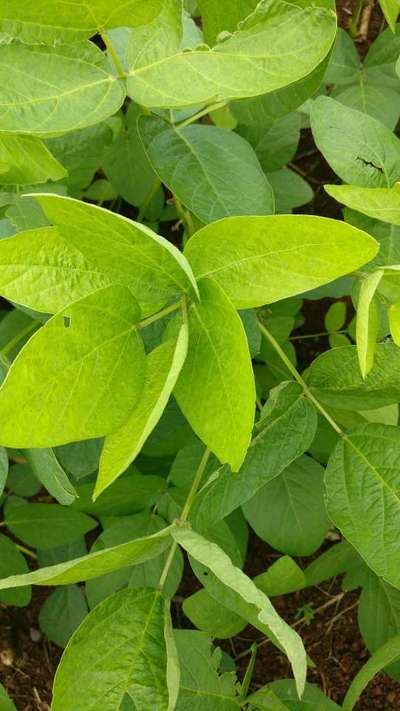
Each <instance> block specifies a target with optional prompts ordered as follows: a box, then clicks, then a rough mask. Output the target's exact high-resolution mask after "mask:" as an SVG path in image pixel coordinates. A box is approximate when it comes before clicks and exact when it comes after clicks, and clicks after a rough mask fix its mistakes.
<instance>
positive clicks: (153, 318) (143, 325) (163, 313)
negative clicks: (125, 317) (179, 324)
mask: <svg viewBox="0 0 400 711" xmlns="http://www.w3.org/2000/svg"><path fill="white" fill-rule="evenodd" d="M180 308H182V300H180V301H176V302H175V303H174V304H171V305H170V306H166V307H165V309H162V310H161V311H158V312H157V313H156V314H153V316H149V317H148V318H144V319H143V321H139V322H138V323H137V324H136V328H138V329H139V330H141V329H142V328H146V326H150V324H151V323H154V322H155V321H159V320H160V319H162V318H164V316H168V314H172V313H173V312H174V311H178V309H180Z"/></svg>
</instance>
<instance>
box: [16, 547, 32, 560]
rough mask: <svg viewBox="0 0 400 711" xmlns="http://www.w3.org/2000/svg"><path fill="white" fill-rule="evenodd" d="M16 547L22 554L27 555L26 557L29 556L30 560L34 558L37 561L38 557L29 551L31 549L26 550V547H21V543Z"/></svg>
mask: <svg viewBox="0 0 400 711" xmlns="http://www.w3.org/2000/svg"><path fill="white" fill-rule="evenodd" d="M15 547H16V548H18V550H19V551H21V553H25V555H29V557H30V558H33V559H34V560H37V555H36V553H34V552H33V551H31V550H29V548H25V546H21V545H20V544H19V543H16V544H15Z"/></svg>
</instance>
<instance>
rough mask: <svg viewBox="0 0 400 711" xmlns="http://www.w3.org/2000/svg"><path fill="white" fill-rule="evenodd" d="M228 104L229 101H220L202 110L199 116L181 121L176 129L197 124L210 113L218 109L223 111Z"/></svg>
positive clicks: (195, 115) (198, 113)
mask: <svg viewBox="0 0 400 711" xmlns="http://www.w3.org/2000/svg"><path fill="white" fill-rule="evenodd" d="M227 103H228V102H227V101H218V102H217V103H216V104H211V106H206V108H205V109H201V111H198V112H197V114H194V115H193V116H190V118H188V119H185V121H181V123H178V124H176V127H175V128H185V126H190V124H191V123H195V122H196V121H198V120H199V119H201V118H203V116H207V114H209V113H210V111H216V110H217V109H222V107H223V106H226V104H227Z"/></svg>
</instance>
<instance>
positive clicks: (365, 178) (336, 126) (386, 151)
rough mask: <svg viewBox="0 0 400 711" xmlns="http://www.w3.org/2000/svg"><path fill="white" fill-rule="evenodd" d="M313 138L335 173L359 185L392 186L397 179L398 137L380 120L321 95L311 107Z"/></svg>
mask: <svg viewBox="0 0 400 711" xmlns="http://www.w3.org/2000/svg"><path fill="white" fill-rule="evenodd" d="M311 128H312V131H313V136H314V140H315V142H316V144H317V146H318V148H319V150H320V151H321V153H322V154H323V156H324V158H325V159H326V160H327V161H328V163H329V165H330V166H331V168H332V169H333V170H334V171H335V173H336V174H337V175H338V176H339V178H341V179H342V180H344V182H346V183H354V185H359V186H360V187H366V188H368V187H376V188H381V187H391V186H392V185H393V184H394V183H395V182H396V180H399V178H400V140H399V139H398V138H397V136H395V135H394V134H393V133H392V131H391V130H390V129H389V128H387V127H386V126H384V125H383V124H382V123H380V122H379V121H376V120H375V119H373V118H371V117H370V116H367V115H366V114H363V113H361V112H360V111H355V110H354V109H349V108H347V107H346V106H343V105H342V104H341V103H339V102H338V101H335V100H334V99H331V98H329V97H327V96H320V97H319V98H318V99H317V100H316V101H314V103H313V107H312V110H311Z"/></svg>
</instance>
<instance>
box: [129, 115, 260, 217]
mask: <svg viewBox="0 0 400 711" xmlns="http://www.w3.org/2000/svg"><path fill="white" fill-rule="evenodd" d="M139 126H140V134H141V137H142V141H143V144H144V147H145V150H146V153H147V155H148V158H149V160H150V162H151V163H152V165H153V168H154V170H155V171H156V173H157V174H158V176H159V177H160V179H161V181H162V182H163V183H164V184H165V185H166V186H167V187H168V188H169V190H170V191H171V192H172V193H173V194H174V195H176V196H177V197H178V198H179V200H181V201H182V202H183V204H184V205H186V207H187V208H189V210H190V211H191V212H193V214H194V215H196V216H197V217H198V218H199V219H200V220H201V221H202V222H204V223H206V222H212V221H214V220H218V219H220V218H222V217H227V216H229V215H245V214H248V215H252V214H257V215H270V214H271V213H273V212H274V197H273V193H272V188H271V186H270V185H269V183H268V180H267V178H266V177H265V174H264V173H263V171H262V168H261V166H260V163H259V162H258V159H257V156H256V154H255V153H254V151H253V149H252V147H251V146H250V145H249V144H248V143H247V141H245V140H244V139H243V138H241V136H238V135H237V134H236V133H232V131H227V130H226V129H224V128H217V127H216V126H202V125H193V126H186V128H182V129H176V128H172V127H171V126H170V125H169V124H168V123H165V122H164V121H161V120H160V119H157V118H154V117H147V116H145V117H144V118H143V119H142V120H141V121H140V124H139Z"/></svg>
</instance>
